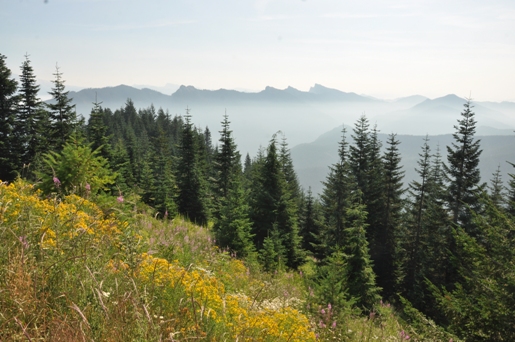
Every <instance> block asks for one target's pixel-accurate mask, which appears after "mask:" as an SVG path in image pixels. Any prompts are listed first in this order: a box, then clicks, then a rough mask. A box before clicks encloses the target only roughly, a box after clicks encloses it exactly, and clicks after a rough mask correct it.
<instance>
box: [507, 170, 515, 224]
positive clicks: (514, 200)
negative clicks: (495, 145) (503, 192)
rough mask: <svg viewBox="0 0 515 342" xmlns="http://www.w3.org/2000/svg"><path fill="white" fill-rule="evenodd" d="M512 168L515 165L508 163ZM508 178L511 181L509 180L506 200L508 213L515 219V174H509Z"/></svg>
mask: <svg viewBox="0 0 515 342" xmlns="http://www.w3.org/2000/svg"><path fill="white" fill-rule="evenodd" d="M508 163H509V164H510V165H511V166H513V167H515V164H514V163H512V162H508ZM508 176H509V177H510V179H509V180H508V195H507V198H506V201H507V202H508V203H507V211H508V214H510V215H511V216H512V217H515V173H509V174H508Z"/></svg>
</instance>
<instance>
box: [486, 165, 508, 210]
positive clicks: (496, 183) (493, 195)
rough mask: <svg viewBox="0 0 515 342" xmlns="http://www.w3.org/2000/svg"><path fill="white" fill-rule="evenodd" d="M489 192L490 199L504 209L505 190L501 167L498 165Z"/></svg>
mask: <svg viewBox="0 0 515 342" xmlns="http://www.w3.org/2000/svg"><path fill="white" fill-rule="evenodd" d="M488 190H490V199H491V200H492V203H493V204H495V205H496V206H497V207H499V208H503V207H504V205H505V198H504V193H505V188H504V185H503V183H502V177H501V165H498V166H497V170H496V171H495V172H494V173H493V174H492V179H491V180H490V186H489V187H488Z"/></svg>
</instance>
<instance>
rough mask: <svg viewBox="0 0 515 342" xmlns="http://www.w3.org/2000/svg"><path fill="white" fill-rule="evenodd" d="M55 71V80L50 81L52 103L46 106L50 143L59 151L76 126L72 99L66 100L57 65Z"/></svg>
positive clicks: (66, 94) (66, 96) (66, 93)
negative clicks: (48, 118) (48, 117)
mask: <svg viewBox="0 0 515 342" xmlns="http://www.w3.org/2000/svg"><path fill="white" fill-rule="evenodd" d="M55 69H56V70H55V74H54V76H55V79H54V80H53V81H52V83H54V87H53V88H52V91H51V92H49V94H50V95H52V101H51V102H50V103H48V104H47V105H46V106H47V108H48V110H49V112H50V125H51V126H50V128H51V130H50V137H49V139H50V143H51V145H52V146H53V148H54V149H55V150H60V149H61V147H62V145H64V143H65V142H66V140H67V139H68V137H69V136H70V135H71V134H72V133H73V131H74V130H75V128H76V126H77V115H76V113H75V107H74V105H72V104H71V102H72V99H71V98H68V91H65V86H64V80H63V79H62V73H61V72H60V71H59V67H58V66H57V65H56V67H55Z"/></svg>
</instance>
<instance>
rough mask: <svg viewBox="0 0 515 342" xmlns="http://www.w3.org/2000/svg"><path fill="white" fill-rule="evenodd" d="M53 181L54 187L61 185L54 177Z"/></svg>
mask: <svg viewBox="0 0 515 342" xmlns="http://www.w3.org/2000/svg"><path fill="white" fill-rule="evenodd" d="M53 180H54V185H55V186H56V187H59V186H60V185H61V181H60V180H59V178H57V177H56V176H54V178H53Z"/></svg>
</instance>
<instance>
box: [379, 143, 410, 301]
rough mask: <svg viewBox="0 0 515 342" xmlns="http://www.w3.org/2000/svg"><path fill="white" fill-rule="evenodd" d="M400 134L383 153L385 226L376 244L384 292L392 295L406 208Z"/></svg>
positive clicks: (380, 278) (383, 225) (381, 284)
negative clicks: (403, 197)
mask: <svg viewBox="0 0 515 342" xmlns="http://www.w3.org/2000/svg"><path fill="white" fill-rule="evenodd" d="M395 137H396V134H390V136H389V138H388V141H387V144H388V147H387V149H386V152H385V154H384V156H383V163H384V181H383V184H384V185H383V186H384V190H385V194H384V201H385V202H384V204H383V205H384V216H383V219H382V222H381V229H380V230H378V231H377V233H376V234H377V235H376V248H377V250H378V251H377V259H376V260H374V263H375V269H376V274H377V277H378V280H377V282H378V284H379V285H380V286H381V287H382V288H383V295H384V296H386V297H389V296H391V295H393V294H394V287H395V285H396V283H397V279H396V276H397V275H398V271H399V269H398V267H399V265H398V264H396V258H397V253H398V236H399V230H400V226H401V224H402V222H401V221H402V211H403V199H402V195H403V193H404V190H403V188H402V187H403V178H404V171H401V169H402V166H401V156H400V153H399V149H398V145H399V141H398V140H397V139H396V138H395Z"/></svg>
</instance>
